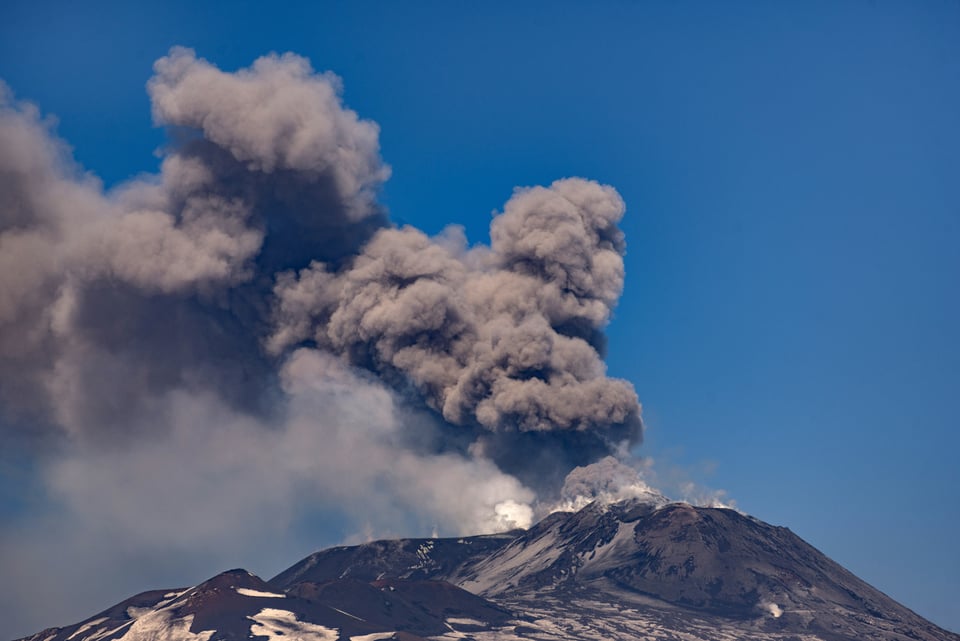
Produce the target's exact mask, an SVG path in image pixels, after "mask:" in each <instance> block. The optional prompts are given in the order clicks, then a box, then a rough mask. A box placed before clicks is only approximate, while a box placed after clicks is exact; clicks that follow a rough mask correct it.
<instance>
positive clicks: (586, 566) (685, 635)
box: [27, 501, 960, 641]
mask: <svg viewBox="0 0 960 641" xmlns="http://www.w3.org/2000/svg"><path fill="white" fill-rule="evenodd" d="M250 638H256V639H268V640H269V641H280V640H285V641H286V640H290V639H297V640H300V639H302V640H303V641H335V640H337V639H343V640H351V641H378V640H386V639H398V640H407V641H411V640H414V641H415V640H417V639H437V640H439V639H444V640H448V639H449V640H453V639H475V640H476V641H495V640H496V641H515V640H521V639H539V640H542V641H556V640H560V639H590V640H594V639H611V640H623V641H626V640H633V639H650V640H654V639H686V640H690V639H707V640H717V641H720V640H723V641H732V640H734V639H782V640H788V639H789V640H793V641H796V640H798V639H809V640H811V641H812V640H814V639H820V640H823V641H838V640H841V639H876V640H878V641H879V640H883V641H895V640H896V641H900V640H906V639H914V640H921V641H960V636H958V635H956V634H952V633H950V632H947V631H945V630H942V629H940V628H938V627H937V626H935V625H933V624H931V623H930V622H928V621H926V620H924V619H923V618H922V617H920V616H918V615H917V614H915V613H913V612H912V611H910V610H909V609H907V608H905V607H903V606H901V605H900V604H898V603H896V602H895V601H893V600H892V599H890V598H889V597H887V596H886V595H884V594H883V593H881V592H879V591H878V590H876V589H874V588H872V587H871V586H869V585H867V584H866V583H864V582H863V581H861V580H860V579H858V578H857V577H855V576H854V575H852V574H851V573H850V572H848V571H846V570H845V569H844V568H842V567H841V566H839V565H838V564H836V563H834V562H833V561H831V560H830V559H828V558H827V557H825V556H824V555H823V554H821V553H820V552H819V551H817V550H816V549H814V548H813V547H812V546H810V545H809V544H807V543H806V542H804V541H803V540H802V539H800V538H799V537H797V536H796V535H795V534H793V533H792V532H790V531H789V530H787V529H785V528H779V527H774V526H771V525H768V524H766V523H763V522H762V521H759V520H757V519H754V518H751V517H749V516H746V515H743V514H741V513H739V512H736V511H733V510H727V509H714V508H695V507H691V506H689V505H686V504H682V503H674V504H669V505H666V506H656V505H652V504H649V503H643V502H639V501H626V502H621V503H615V504H612V505H600V504H592V505H590V506H587V507H586V508H584V509H583V510H581V511H579V512H576V513H555V514H552V515H550V516H548V517H547V518H546V519H544V520H543V521H541V522H540V523H538V524H537V525H535V526H534V527H532V528H531V529H529V530H526V531H523V530H520V531H514V532H510V533H507V534H498V535H489V536H476V537H466V538H456V539H454V538H451V539H403V540H396V541H377V542H373V543H367V544H364V545H358V546H351V547H337V548H331V549H327V550H323V551H320V552H317V553H315V554H312V555H310V556H309V557H307V558H306V559H303V560H302V561H300V562H299V563H297V564H295V565H293V566H292V567H290V568H289V569H287V570H285V571H284V572H282V573H281V574H279V575H278V576H276V577H274V578H273V579H271V580H270V581H263V580H261V579H259V578H257V577H255V576H253V575H250V574H249V573H247V572H245V571H242V570H233V571H230V572H226V573H223V574H221V575H218V576H217V577H214V578H213V579H211V580H209V581H207V582H205V583H203V584H201V585H198V586H196V587H193V588H189V589H182V590H160V591H153V592H145V593H143V594H141V595H137V596H136V597H133V598H131V599H129V600H127V601H124V602H123V603H120V604H118V605H116V606H114V607H112V608H110V609H108V610H106V611H104V612H102V613H100V614H98V615H96V616H94V617H91V618H90V619H88V620H86V621H83V622H81V623H78V624H76V625H73V626H69V627H66V628H59V629H56V628H55V629H50V630H46V631H44V632H41V633H38V634H36V635H33V636H32V637H29V638H28V639H27V641H99V640H105V641H106V640H119V639H122V640H123V641H148V640H149V641H153V640H160V639H164V640H167V641H219V640H223V641H229V640H233V639H250Z"/></svg>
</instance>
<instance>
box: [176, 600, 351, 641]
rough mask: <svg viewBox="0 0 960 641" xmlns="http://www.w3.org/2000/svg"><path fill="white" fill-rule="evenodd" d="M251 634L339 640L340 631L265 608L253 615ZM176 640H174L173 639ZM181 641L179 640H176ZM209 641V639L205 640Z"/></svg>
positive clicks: (272, 639) (282, 640)
mask: <svg viewBox="0 0 960 641" xmlns="http://www.w3.org/2000/svg"><path fill="white" fill-rule="evenodd" d="M247 618H248V619H250V620H251V621H253V625H251V626H250V634H251V635H253V636H258V637H267V639H268V641H290V639H296V640H297V641H337V639H338V638H340V632H339V631H338V630H336V629H335V628H327V627H325V626H322V625H316V624H314V623H308V622H306V621H298V620H297V615H295V614H294V613H293V612H288V611H287V610H277V609H275V608H264V609H262V610H260V612H259V613H258V614H256V615H254V616H252V617H247ZM171 641H174V640H171ZM176 641H179V640H176ZM204 641H208V640H206V639H205V640H204Z"/></svg>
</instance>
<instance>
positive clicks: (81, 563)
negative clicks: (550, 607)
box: [0, 48, 642, 620]
mask: <svg viewBox="0 0 960 641" xmlns="http://www.w3.org/2000/svg"><path fill="white" fill-rule="evenodd" d="M154 72H155V73H154V76H153V77H152V78H151V79H150V81H149V83H148V85H147V86H148V92H149V95H150V98H151V102H152V110H153V117H154V120H155V122H156V124H157V125H158V126H162V127H164V128H165V129H166V130H167V131H168V134H169V135H168V139H169V141H168V143H167V146H166V147H165V148H164V149H163V150H162V162H161V166H160V170H159V173H157V174H156V175H151V176H146V177H140V178H137V179H134V180H131V181H128V182H126V183H124V184H121V185H119V186H116V187H114V188H112V189H110V190H107V191H105V190H104V189H103V187H102V185H101V184H100V182H99V181H98V179H97V178H96V177H95V176H93V175H91V174H89V173H85V172H84V171H83V170H82V169H81V168H79V167H77V166H76V165H75V163H74V162H73V161H72V159H71V157H70V152H69V149H68V147H67V146H66V144H65V143H64V142H63V141H61V140H59V139H58V138H57V137H56V135H55V134H54V131H53V129H54V123H52V122H51V121H50V120H48V119H45V118H44V117H43V116H42V115H41V114H40V112H39V111H38V109H36V108H35V107H34V106H32V105H30V104H28V103H22V102H18V101H17V100H16V99H15V98H14V97H13V94H12V91H10V90H9V89H7V88H6V87H5V86H3V85H0V445H2V449H3V451H5V452H7V453H10V454H9V456H14V455H19V453H23V452H27V453H28V454H27V455H28V456H30V457H32V458H33V459H35V460H37V461H38V463H37V466H38V469H39V475H40V477H41V478H42V483H41V488H40V490H39V491H40V492H41V493H42V494H43V496H44V505H45V506H47V508H46V509H44V510H36V511H34V512H31V513H27V514H26V515H24V516H22V518H20V519H18V520H17V521H15V522H13V523H11V524H10V525H8V526H5V527H4V528H2V529H0V545H2V548H0V549H2V550H3V551H4V556H3V557H2V558H0V574H3V575H4V576H7V577H11V579H9V580H10V581H13V582H15V581H19V582H20V585H22V586H23V587H24V594H25V595H27V596H25V597H24V598H23V599H22V600H21V601H17V600H16V599H14V600H13V601H10V602H0V611H4V612H7V611H10V612H17V613H19V614H18V615H17V616H22V617H26V619H29V616H30V612H29V609H30V607H35V606H31V605H30V598H29V595H30V594H31V589H32V590H33V591H34V593H43V594H45V595H46V598H47V602H50V601H51V600H54V601H55V600H56V599H58V598H59V599H62V600H63V601H65V602H69V601H70V599H76V595H75V594H74V595H72V594H69V593H66V592H63V593H62V594H61V593H58V590H61V591H62V590H64V588H63V587H62V584H64V583H65V582H64V581H62V579H63V577H55V578H48V579H44V578H42V577H37V576H35V572H33V569H32V568H33V567H35V563H36V562H37V559H39V558H41V557H44V556H45V555H47V556H49V555H51V554H53V555H61V557H62V565H63V566H64V567H71V568H73V570H71V571H74V572H76V573H77V574H78V575H79V576H83V575H84V574H83V573H90V572H99V573H101V575H102V576H103V577H104V580H107V579H110V580H111V581H112V582H113V583H112V585H113V586H114V588H115V589H119V590H122V589H125V588H126V584H124V583H123V580H122V579H123V578H124V577H126V576H127V575H125V574H124V570H122V569H121V568H122V567H123V566H124V565H125V564H134V565H139V566H143V565H144V564H145V563H149V562H154V563H156V564H158V565H160V564H162V563H168V562H169V558H171V556H174V555H179V556H178V557H177V558H180V559H181V563H182V564H183V567H190V564H191V563H192V562H193V561H194V560H195V559H194V558H192V557H191V556H190V555H191V554H194V555H198V556H202V558H204V559H205V560H206V562H207V563H214V564H220V563H224V565H225V564H226V563H228V562H235V561H236V560H237V559H235V558H234V557H240V556H241V555H243V554H245V553H248V552H249V551H250V549H252V548H254V546H255V544H256V543H259V542H262V541H263V540H264V539H265V538H267V537H270V536H276V535H277V533H278V532H283V531H285V529H289V528H292V527H294V526H295V525H296V524H297V523H298V522H299V521H300V520H302V518H303V514H304V513H306V512H310V511H320V512H324V511H326V512H325V513H335V514H337V515H339V517H340V518H341V519H343V520H344V521H345V522H347V523H349V524H351V527H354V528H355V532H354V534H355V535H358V536H362V532H363V531H370V532H373V533H376V534H380V535H390V534H394V535H397V534H411V533H413V532H419V531H423V530H427V531H429V530H428V528H430V529H432V528H433V527H437V528H439V530H440V531H441V532H446V533H458V534H459V533H471V534H472V533H477V532H480V531H493V530H502V529H508V528H512V527H517V526H527V525H529V524H530V523H531V521H532V519H533V517H534V514H535V510H537V509H540V508H542V506H543V505H545V504H546V503H548V502H552V501H556V500H559V499H561V498H562V499H563V500H566V501H572V500H575V499H576V497H574V496H572V495H570V492H571V491H572V490H571V488H574V487H580V486H581V485H584V484H588V485H589V484H592V485H593V486H598V485H597V484H599V486H601V487H606V486H607V485H609V483H610V480H609V479H610V478H611V477H612V476H614V477H617V478H620V477H621V476H623V475H624V474H625V472H624V470H623V469H622V467H621V464H620V463H618V459H622V458H623V457H624V456H625V453H626V452H627V451H628V450H629V448H630V447H631V446H632V445H635V444H637V443H638V442H639V441H640V439H641V432H642V425H641V421H640V406H639V403H638V400H637V396H636V394H635V392H634V390H633V388H632V386H631V385H630V384H629V383H628V382H626V381H623V380H619V379H614V378H610V377H608V376H607V375H606V372H605V365H604V362H603V351H604V348H605V339H604V335H603V329H604V327H605V326H606V324H607V323H608V322H609V320H610V317H611V313H612V311H613V309H614V307H615V305H616V303H617V300H618V297H619V296H620V293H621V290H622V286H623V278H624V273H623V272H624V269H623V259H622V257H623V253H624V250H625V243H624V238H623V234H622V233H621V232H620V230H619V229H618V227H617V224H618V222H619V220H620V219H621V217H622V216H623V214H624V203H623V201H622V200H621V198H620V196H619V195H618V194H617V192H616V191H615V190H614V189H613V188H611V187H609V186H604V185H600V184H598V183H595V182H592V181H588V180H583V179H580V178H567V179H563V180H558V181H556V182H554V183H553V184H551V185H547V186H540V187H529V188H520V189H517V190H516V191H515V192H514V193H513V195H512V196H510V197H509V199H508V200H507V201H506V203H505V205H504V207H503V209H502V211H501V212H499V213H498V214H497V215H496V216H495V218H494V219H493V221H492V223H491V226H490V243H489V245H469V244H468V242H467V240H466V239H465V238H464V236H463V233H462V231H460V230H459V228H456V227H451V228H448V229H447V230H446V231H445V232H444V233H442V234H440V235H439V236H438V237H429V236H427V235H426V234H424V233H422V232H420V231H418V230H417V229H414V228H411V227H402V228H398V227H395V226H394V225H392V224H391V223H390V221H389V219H388V217H387V215H386V212H385V210H384V208H383V207H382V206H381V205H380V204H379V203H378V200H377V196H378V193H379V189H380V187H381V185H382V184H383V183H384V181H386V180H387V179H388V177H389V175H390V170H389V167H388V166H387V165H386V164H384V162H383V160H382V159H381V157H380V151H379V141H378V136H379V129H378V126H377V125H376V124H375V123H373V122H371V121H368V120H364V119H362V118H361V117H360V116H358V115H357V114H356V113H355V112H353V111H351V110H350V109H348V108H346V107H345V106H344V105H343V103H342V101H341V98H340V95H341V84H340V80H339V78H337V77H336V76H334V75H332V74H330V73H316V72H314V71H313V70H312V69H311V67H310V65H309V63H308V62H307V61H306V60H305V59H303V58H300V57H298V56H295V55H292V54H285V55H269V56H266V57H263V58H260V59H258V60H257V61H255V62H254V63H253V65H252V66H251V67H249V68H246V69H241V70H238V71H236V72H233V73H226V72H223V71H221V70H219V69H217V68H216V67H214V66H213V65H212V64H210V63H209V62H207V61H205V60H203V59H201V58H198V57H197V56H196V55H195V54H194V52H193V51H191V50H188V49H183V48H174V49H172V50H171V51H170V52H169V54H168V55H167V56H165V57H163V58H161V59H160V60H158V61H157V62H156V64H155V66H154ZM611 455H612V456H613V457H615V458H607V457H610V456H611ZM598 462H599V463H598ZM574 468H577V469H578V470H580V471H578V472H577V473H576V474H575V475H574V478H573V479H572V480H571V481H570V482H568V483H567V486H566V489H564V479H565V477H566V476H567V474H568V473H569V472H570V471H571V470H573V469H574ZM611 475H612V476H611ZM594 476H597V477H598V479H596V482H594V481H590V482H589V483H588V480H589V479H591V478H593V477H594ZM627 476H629V474H627ZM599 477H603V478H599ZM631 478H633V477H631ZM590 492H591V490H589V489H588V490H584V491H583V492H581V494H583V493H587V494H589V493H590ZM538 506H539V507H538ZM64 532H70V533H71V534H70V537H68V538H66V539H64V538H63V537H64ZM239 532H243V534H242V535H241V534H239ZM44 533H47V534H44ZM58 537H59V539H58ZM231 537H232V538H231ZM61 539H62V540H61ZM225 540H231V541H232V542H230V543H224V541H225ZM315 544H316V542H314V543H313V544H312V545H315ZM51 550H55V551H54V552H51ZM189 550H192V551H193V552H189ZM283 552H285V551H283V550H280V551H278V558H277V559H274V560H271V559H264V561H263V562H264V563H270V562H273V561H276V562H277V563H282V562H285V561H289V558H287V555H286V554H283ZM59 558H60V557H57V559H59ZM145 559H146V560H145ZM54 560H56V559H54ZM151 560H152V561H151ZM240 561H241V562H245V561H243V560H242V559H240ZM111 564H112V565H111ZM110 568H113V569H112V570H111V569H110ZM111 572H112V574H111ZM128 578H129V579H130V580H129V584H130V586H131V590H130V591H135V590H137V589H140V588H142V587H143V586H142V583H141V582H140V580H139V578H138V577H128ZM135 579H136V580H135ZM44 581H46V583H45V582H44ZM94 592H95V591H94ZM96 605H102V603H97V604H96ZM81 606H82V607H86V604H84V603H80V602H78V604H77V607H81ZM26 619H24V620H26Z"/></svg>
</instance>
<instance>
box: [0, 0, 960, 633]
mask: <svg viewBox="0 0 960 641" xmlns="http://www.w3.org/2000/svg"><path fill="white" fill-rule="evenodd" d="M176 44H180V45H185V46H189V47H193V48H195V49H196V51H197V53H198V55H200V56H202V57H204V58H207V59H208V60H210V61H212V62H214V63H215V64H217V65H218V66H220V67H221V68H223V69H228V70H229V69H236V68H238V67H242V66H246V65H249V64H250V63H251V62H252V61H253V60H254V59H255V58H256V57H258V56H260V55H263V54H265V53H267V52H270V51H278V52H284V51H293V52H296V53H298V54H301V55H303V56H306V57H308V58H309V59H310V60H311V61H312V63H313V65H314V67H315V68H317V69H319V70H326V69H329V70H332V71H334V72H335V73H337V74H339V75H340V76H341V77H342V78H343V81H344V87H345V92H344V97H345V102H346V103H347V104H348V105H349V106H350V107H351V108H353V109H355V110H357V111H358V112H359V113H360V114H361V115H362V116H363V117H365V118H369V119H372V120H374V121H376V122H377V123H379V125H380V127H381V138H380V140H381V146H382V154H383V156H384V158H385V160H386V161H387V162H388V163H389V164H390V165H391V166H392V168H393V175H392V178H391V179H390V180H389V182H388V183H387V186H386V188H385V190H384V193H383V195H382V201H383V202H384V204H385V205H386V206H387V207H388V208H389V210H390V213H391V217H392V218H393V219H394V220H395V221H399V222H403V223H409V224H412V225H415V226H417V227H419V228H421V229H424V230H426V231H428V232H430V233H435V232H438V231H440V230H441V229H442V228H443V227H444V226H445V225H447V224H450V223H456V224H460V225H463V226H464V227H465V229H466V231H467V235H468V237H469V239H470V240H471V241H473V242H485V241H486V240H487V237H486V234H487V226H488V224H489V221H490V216H491V212H492V211H494V210H496V209H498V208H499V207H502V205H503V203H504V202H505V201H506V200H507V199H508V198H509V196H510V194H511V192H512V190H513V188H514V187H515V186H518V185H534V184H548V183H549V182H551V181H553V180H554V179H556V178H560V177H564V176H583V177H587V178H592V179H596V180H599V181H601V182H604V183H608V184H611V185H613V186H614V187H616V189H617V190H618V191H619V192H620V193H621V195H622V196H623V198H624V200H625V201H626V203H627V214H626V217H625V219H624V221H623V224H622V227H623V229H624V231H625V233H626V237H627V243H628V253H627V256H626V273H627V280H626V288H625V291H624V294H623V297H622V299H621V302H620V305H619V307H618V310H617V312H616V316H615V319H614V321H613V323H612V324H611V326H610V328H609V332H608V335H609V346H610V349H609V354H608V358H607V362H608V365H609V370H610V373H611V374H612V375H614V376H619V377H623V378H626V379H628V380H630V381H631V382H632V383H633V384H634V385H635V387H636V389H637V391H638V393H639V396H640V399H641V402H642V403H643V405H644V418H645V422H646V425H647V434H646V443H645V444H644V445H643V447H642V448H641V449H640V450H639V453H640V454H642V455H644V456H650V457H653V458H654V459H655V460H656V461H657V465H658V466H660V467H661V469H662V472H661V473H663V474H669V475H674V474H675V475H685V476H686V477H689V478H690V479H693V480H694V481H696V482H698V483H700V484H703V485H706V486H709V487H712V488H720V489H723V490H725V491H726V492H727V493H728V495H729V496H730V497H731V498H733V499H735V500H736V502H737V505H738V506H739V507H740V508H741V509H743V510H745V511H747V512H749V513H751V514H754V515H756V516H758V517H759V518H762V519H764V520H766V521H769V522H772V523H775V524H778V525H784V526H787V527H789V528H790V529H792V530H793V531H794V532H796V533H798V534H799V535H801V536H803V537H804V538H806V539H807V540H808V541H810V542H811V543H813V544H814V545H815V546H817V547H818V548H820V549H821V550H822V551H824V552H825V553H827V554H828V555H829V556H831V557H833V558H834V559H835V560H837V561H839V562H840V563H841V564H843V565H844V566H846V567H847V568H849V569H851V570H852V571H853V572H854V573H856V574H858V575H859V576H861V577H862V578H864V579H866V580H867V581H868V582H870V583H872V584H874V585H876V586H877V587H878V588H880V589H881V590H883V591H884V592H886V593H887V594H889V595H891V596H893V597H894V598H896V599H897V600H899V601H901V602H903V603H904V604H906V605H907V606H909V607H911V608H913V609H914V610H916V611H917V612H919V613H920V614H922V615H924V616H926V617H928V618H930V619H931V620H933V621H934V622H936V623H938V624H940V625H942V626H946V627H948V628H951V629H953V630H960V615H958V614H957V608H956V597H957V595H958V594H960V553H958V552H957V549H956V545H955V532H956V531H957V529H958V527H960V475H958V471H957V470H958V465H957V461H956V452H957V449H958V446H960V436H958V431H957V429H956V425H957V418H956V410H955V404H956V400H957V399H958V398H960V341H958V339H957V327H960V302H958V297H957V294H956V292H957V280H958V276H960V242H958V240H960V179H958V176H960V5H958V4H957V3H955V2H946V1H943V2H938V1H931V2H915V3H905V2H898V3H894V2H882V1H877V2H840V3H838V2H796V3H760V2H757V3H747V2H743V3H741V2H729V3H712V2H704V3H696V2H635V3H634V2H609V3H563V2H561V3H527V4H525V5H524V6H522V7H515V6H511V4H508V3H483V4H482V5H480V4H474V5H472V6H465V5H459V6H454V3H412V4H406V3H364V2H357V3H349V4H348V3H304V6H300V5H299V4H298V3H289V4H286V5H285V7H284V8H282V9H277V8H274V7H269V6H268V5H267V4H266V3H253V2H245V3H233V4H232V5H231V6H230V8H229V9H228V8H225V7H224V6H222V5H221V3H196V2H190V3H186V2H163V3H159V2H157V3H139V5H138V6H136V7H134V6H133V3H104V2H93V3H86V4H85V6H83V8H82V9H81V8H80V5H79V4H77V3H57V2H43V1H37V0H34V1H32V2H29V3H27V2H6V3H4V5H3V6H2V7H0V78H2V79H3V80H5V81H6V82H7V83H8V84H9V85H10V87H11V88H12V89H13V91H14V92H15V93H16V94H17V96H18V97H19V98H23V99H28V100H30V101H33V102H35V103H36V104H37V105H39V106H40V108H41V109H42V110H43V111H44V112H45V113H51V114H55V115H56V116H57V118H58V119H59V126H58V129H57V131H58V133H59V135H60V136H61V137H63V138H64V139H66V140H67V141H69V143H70V144H71V145H72V146H73V148H74V154H75V157H76V158H77V160H78V161H79V162H80V163H81V164H82V165H83V166H84V167H86V168H87V169H88V170H89V171H91V172H93V173H95V174H97V175H99V176H100V177H102V178H103V180H104V181H105V182H106V183H107V185H110V184H115V183H117V182H119V181H122V180H124V179H127V178H129V177H131V176H134V175H136V174H138V173H140V172H152V171H156V169H157V163H158V161H157V158H156V156H155V155H154V150H155V149H156V148H157V147H158V146H159V145H160V144H161V143H162V141H163V133H162V132H161V131H159V130H157V129H155V128H153V127H152V125H151V120H150V103H149V100H148V97H147V95H146V92H145V89H144V85H145V82H146V80H147V79H148V78H149V77H150V75H151V66H152V64H153V61H154V60H156V59H157V58H158V57H160V56H162V55H164V54H165V53H166V52H167V50H168V49H169V48H170V46H172V45H176ZM29 476H30V475H29V471H27V472H24V473H23V474H21V475H20V476H19V477H17V478H19V479H20V481H18V482H23V483H27V482H28V480H29ZM8 478H14V476H13V475H12V474H11V475H9V476H8ZM19 491H20V487H19V486H18V487H8V488H6V489H5V491H4V492H3V493H2V496H3V497H4V500H5V501H6V505H7V508H6V509H7V511H8V513H11V512H10V510H12V509H13V506H14V505H15V504H16V503H17V502H18V501H19V500H22V499H15V498H13V497H14V496H15V495H18V494H19ZM7 497H10V498H7ZM323 543H328V541H320V542H318V544H323ZM293 560H294V559H293V558H291V559H290V561H291V562H292V561H293ZM277 569H279V568H277ZM147 587H153V586H143V588H147ZM104 605H106V604H104Z"/></svg>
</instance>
